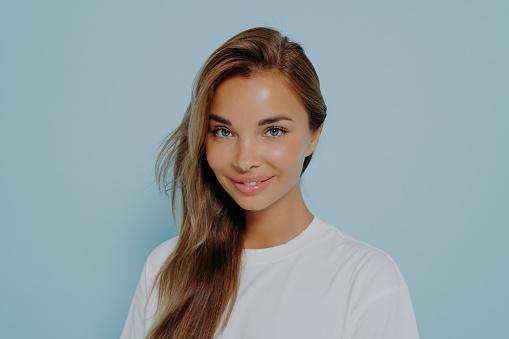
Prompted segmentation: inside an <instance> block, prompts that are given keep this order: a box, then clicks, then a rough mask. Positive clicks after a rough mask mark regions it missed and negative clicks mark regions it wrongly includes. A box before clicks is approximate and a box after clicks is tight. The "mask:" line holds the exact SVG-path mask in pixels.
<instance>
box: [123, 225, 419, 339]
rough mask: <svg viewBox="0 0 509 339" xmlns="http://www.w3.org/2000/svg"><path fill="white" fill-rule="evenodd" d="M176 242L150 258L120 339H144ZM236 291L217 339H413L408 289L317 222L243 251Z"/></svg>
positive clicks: (374, 252) (363, 250)
mask: <svg viewBox="0 0 509 339" xmlns="http://www.w3.org/2000/svg"><path fill="white" fill-rule="evenodd" d="M176 243H177V238H173V239H170V240H168V241H166V242H164V243H163V244H161V245H159V246H158V247H157V248H156V249H155V250H154V251H153V252H152V253H151V254H150V256H149V258H148V260H147V262H146V263H145V266H144V268H143V272H142V276H141V279H140V282H139V284H138V287H137V288H136V292H135V295H134V299H133V301H132V304H131V307H130V309H129V314H128V316H127V321H126V323H125V326H124V330H123V331H122V335H121V336H120V338H121V339H142V338H145V335H146V333H147V332H148V330H149V328H150V326H151V324H152V319H153V315H154V312H155V309H156V306H157V295H158V294H157V291H154V292H153V293H152V295H151V296H150V300H148V303H147V298H148V296H149V293H150V289H151V288H152V284H153V281H154V278H155V276H156V274H157V273H158V272H159V269H160V267H161V265H162V264H163V262H164V261H165V260H166V258H168V256H169V255H170V254H171V252H172V251H173V249H174V247H175V245H176ZM242 263H243V270H242V273H241V277H240V285H239V291H238V295H237V300H236V303H235V305H234V308H233V311H232V315H231V317H230V320H229V322H228V324H227V327H226V329H225V330H224V332H222V333H218V334H216V338H217V339H271V338H277V339H281V338H283V339H284V338H291V339H301V338H302V339H310V338H312V339H322V338H331V339H332V338H334V339H417V338H418V337H419V335H418V333H417V326H416V322H415V317H414V312H413V309H412V304H411V301H410V296H409V293H408V287H407V285H406V283H405V280H404V279H403V277H402V275H401V273H400V271H399V269H398V267H397V266H396V264H395V263H394V261H393V260H392V258H391V257H390V256H389V255H387V254H386V253H384V252H382V251H380V250H379V249H377V248H374V247H372V246H370V245H367V244H365V243H362V242H360V241H358V240H355V239H353V238H352V237H350V236H348V235H347V234H345V233H343V232H341V231H339V230H338V229H337V228H335V227H333V226H331V225H328V224H326V223H324V222H323V221H321V220H320V219H318V217H316V216H315V218H314V219H313V221H312V222H311V224H310V225H309V226H308V227H307V228H306V229H305V230H304V231H303V232H302V233H301V234H299V235H298V236H297V237H295V238H294V239H292V240H291V241H289V242H288V243H286V244H283V245H280V246H276V247H271V248H265V249H246V250H244V253H243V258H242Z"/></svg>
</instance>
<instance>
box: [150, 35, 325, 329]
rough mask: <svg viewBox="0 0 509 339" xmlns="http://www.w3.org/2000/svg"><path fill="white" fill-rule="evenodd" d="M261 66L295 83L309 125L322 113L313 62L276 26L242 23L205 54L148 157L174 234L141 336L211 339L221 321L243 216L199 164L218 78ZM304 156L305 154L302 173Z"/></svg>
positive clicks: (229, 300)
mask: <svg viewBox="0 0 509 339" xmlns="http://www.w3.org/2000/svg"><path fill="white" fill-rule="evenodd" d="M262 72H278V73H280V75H281V76H282V78H283V79H285V80H286V81H287V82H288V84H289V85H290V86H291V87H292V88H293V89H294V90H295V92H296V93H297V95H298V97H299V98H300V99H301V100H302V103H303V105H304V107H306V109H307V111H308V113H309V126H310V128H311V130H313V131H315V130H318V129H319V128H320V126H321V125H322V123H323V121H324V119H325V116H326V106H325V103H324V101H323V98H322V94H321V92H320V84H319V81H318V76H317V74H316V72H315V69H314V67H313V65H312V64H311V62H310V61H309V60H308V58H307V57H306V55H305V54H304V51H303V49H302V48H301V46H300V45H299V44H297V43H294V42H291V41H289V39H287V38H286V37H283V36H281V34H280V33H279V32H278V31H276V30H273V29H270V28H253V29H249V30H247V31H244V32H242V33H240V34H238V35H236V36H234V37H233V38H231V39H230V40H228V41H227V42H225V43H224V44H223V45H222V46H221V47H219V48H218V49H217V50H216V51H215V52H214V53H212V55H211V56H210V57H209V58H208V60H207V61H206V62H205V64H204V66H203V67H202V69H201V71H200V72H199V74H198V76H197V78H196V79H195V82H194V87H193V93H192V98H191V102H190V104H189V107H188V108H187V111H186V114H185V116H184V118H183V120H182V123H181V124H180V126H179V127H178V128H177V129H176V130H175V131H173V132H172V133H171V134H170V135H169V136H168V138H167V139H166V141H165V142H164V143H163V145H162V147H161V152H160V153H159V156H158V157H157V161H156V179H157V182H158V184H159V185H160V187H162V188H163V189H164V190H165V192H166V193H168V192H171V198H172V210H173V215H174V217H175V219H177V217H176V215H179V217H180V218H179V219H180V235H179V239H178V243H177V246H176V248H175V250H174V252H173V253H172V255H171V256H170V257H169V258H168V259H167V260H166V261H165V263H164V264H163V266H162V267H161V269H160V271H159V273H158V275H157V277H156V279H155V282H154V290H158V291H159V292H158V293H159V295H158V297H159V301H158V306H157V310H156V314H155V318H154V323H153V325H152V328H151V329H150V332H149V334H148V336H147V338H149V339H163V338H164V339H166V338H179V339H181V338H182V339H184V338H185V339H192V338H199V339H208V338H213V337H214V334H215V333H216V332H217V331H218V330H219V331H220V330H222V329H224V327H225V326H226V324H227V322H228V319H229V316H230V314H231V311H232V307H233V305H234V303H235V299H236V296H237V289H238V284H239V274H240V270H241V257H242V249H243V235H244V229H245V220H244V211H243V210H242V209H241V208H240V207H239V206H238V205H237V204H236V203H235V202H234V201H233V199H232V198H231V197H230V196H229V195H228V194H227V193H226V192H225V191H224V190H223V188H222V187H221V186H220V184H219V183H218V181H217V179H216V178H215V176H214V173H213V172H212V170H211V169H210V167H209V165H208V163H207V160H206V157H205V141H206V136H207V133H208V124H209V121H208V114H209V110H210V107H211V104H212V99H213V97H214V92H215V90H216V88H217V87H218V85H219V84H220V83H221V82H222V81H224V80H225V79H227V78H229V77H231V76H235V75H240V76H243V77H249V76H252V75H255V74H259V73H262ZM310 160H311V155H310V156H308V157H306V159H305V160H304V164H303V169H302V172H304V170H305V169H306V167H307V166H308V164H309V162H310ZM170 173H172V175H171V176H170ZM177 205H179V208H177Z"/></svg>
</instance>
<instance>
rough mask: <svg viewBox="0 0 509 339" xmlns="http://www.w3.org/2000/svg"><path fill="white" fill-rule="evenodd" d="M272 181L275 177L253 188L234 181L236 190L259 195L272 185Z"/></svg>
mask: <svg viewBox="0 0 509 339" xmlns="http://www.w3.org/2000/svg"><path fill="white" fill-rule="evenodd" d="M272 179H274V177H271V178H269V179H267V180H265V181H262V182H260V183H259V184H258V185H253V186H251V185H245V184H243V183H240V182H235V181H233V185H235V188H236V189H237V190H238V191H239V192H241V193H244V194H257V193H260V192H261V191H263V190H264V189H266V188H267V186H269V185H270V183H271V182H272Z"/></svg>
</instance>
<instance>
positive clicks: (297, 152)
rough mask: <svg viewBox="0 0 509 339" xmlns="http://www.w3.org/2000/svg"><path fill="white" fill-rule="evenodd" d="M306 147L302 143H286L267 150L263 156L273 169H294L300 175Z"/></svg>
mask: <svg viewBox="0 0 509 339" xmlns="http://www.w3.org/2000/svg"><path fill="white" fill-rule="evenodd" d="M306 146H307V144H304V142H301V141H300V140H295V142H286V143H283V144H281V145H279V146H278V147H273V148H268V149H267V150H266V151H265V152H264V154H265V155H266V159H267V160H268V161H270V162H271V163H272V165H273V166H274V167H276V168H280V169H292V168H295V169H296V171H298V172H299V174H300V171H301V170H302V165H303V163H304V158H305V156H306V150H307V147H306Z"/></svg>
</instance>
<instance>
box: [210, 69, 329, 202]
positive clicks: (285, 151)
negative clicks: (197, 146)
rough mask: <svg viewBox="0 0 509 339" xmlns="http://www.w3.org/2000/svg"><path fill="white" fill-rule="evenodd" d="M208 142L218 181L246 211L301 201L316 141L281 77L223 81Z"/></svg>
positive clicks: (316, 133)
mask: <svg viewBox="0 0 509 339" xmlns="http://www.w3.org/2000/svg"><path fill="white" fill-rule="evenodd" d="M209 121H210V122H209V133H208V136H207V141H206V156H207V161H208V164H209V166H210V168H211V169H212V171H214V174H215V175H216V178H217V180H218V181H219V183H220V184H221V186H222V187H223V188H224V189H225V190H226V192H228V194H229V195H230V196H231V197H232V198H233V199H234V200H235V201H236V202H237V204H238V205H239V206H240V207H242V208H243V209H245V210H263V209H265V208H267V207H269V206H271V205H273V204H274V203H284V205H286V206H287V207H291V204H292V202H293V201H296V199H301V192H300V186H299V178H300V174H301V172H302V166H303V163H304V158H305V157H306V156H308V155H310V154H311V153H312V152H313V150H314V148H315V146H316V144H317V143H318V139H319V135H320V132H319V131H311V130H310V128H309V122H308V121H309V118H308V113H307V111H306V109H305V108H304V106H303V105H302V103H301V102H300V100H299V98H298V97H297V95H296V94H295V92H294V91H293V90H292V88H291V87H290V86H289V85H288V84H287V83H286V82H285V80H284V79H283V78H281V76H280V75H278V74H274V73H263V74H260V75H256V76H253V77H249V78H243V77H240V76H235V77H231V78H228V79H227V80H225V81H223V82H222V83H221V84H220V85H219V86H218V88H217V89H216V93H215V95H214V99H213V102H212V107H211V111H210V117H209Z"/></svg>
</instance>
